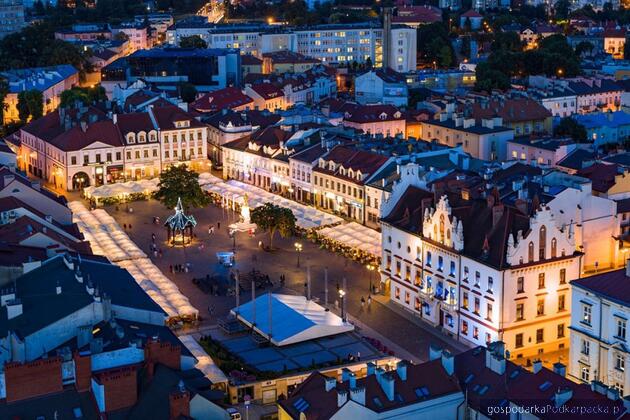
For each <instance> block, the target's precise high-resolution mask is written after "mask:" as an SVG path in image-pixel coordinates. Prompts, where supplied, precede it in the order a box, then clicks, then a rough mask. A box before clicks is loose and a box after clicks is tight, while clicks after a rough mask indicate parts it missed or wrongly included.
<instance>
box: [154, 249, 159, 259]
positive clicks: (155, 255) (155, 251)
mask: <svg viewBox="0 0 630 420" xmlns="http://www.w3.org/2000/svg"><path fill="white" fill-rule="evenodd" d="M157 256H158V252H157V249H154V250H153V258H157Z"/></svg>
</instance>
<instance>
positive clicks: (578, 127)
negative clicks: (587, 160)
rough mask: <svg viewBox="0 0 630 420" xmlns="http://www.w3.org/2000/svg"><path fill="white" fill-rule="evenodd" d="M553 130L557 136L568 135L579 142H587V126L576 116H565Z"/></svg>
mask: <svg viewBox="0 0 630 420" xmlns="http://www.w3.org/2000/svg"><path fill="white" fill-rule="evenodd" d="M553 131H554V134H555V135H556V136H568V137H571V138H572V139H573V140H575V141H577V142H579V143H584V142H586V136H587V133H586V128H585V127H584V126H583V125H582V124H580V123H578V122H577V121H576V120H575V119H574V118H571V117H565V118H563V119H561V120H560V123H559V124H558V125H557V126H556V128H555V129H554V130H553Z"/></svg>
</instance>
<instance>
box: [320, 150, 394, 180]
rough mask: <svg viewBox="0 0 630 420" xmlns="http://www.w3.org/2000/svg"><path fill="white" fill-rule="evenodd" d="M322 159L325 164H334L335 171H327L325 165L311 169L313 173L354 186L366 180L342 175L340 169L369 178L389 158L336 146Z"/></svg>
mask: <svg viewBox="0 0 630 420" xmlns="http://www.w3.org/2000/svg"><path fill="white" fill-rule="evenodd" d="M322 159H323V160H324V161H325V162H326V163H328V162H331V161H332V162H334V163H335V164H336V165H335V166H336V168H335V170H334V171H331V170H330V169H328V165H326V166H325V167H323V168H322V167H319V166H316V167H315V168H313V170H314V171H316V172H321V173H327V174H330V175H334V176H336V177H338V178H342V179H346V180H348V181H351V182H354V183H355V184H363V183H364V182H365V181H366V180H367V178H365V177H364V179H363V180H358V179H357V178H351V177H349V176H347V175H342V174H341V173H340V169H341V167H343V168H344V169H346V170H348V169H352V170H353V171H355V172H359V171H360V172H361V173H362V174H363V175H368V176H369V175H372V174H374V173H375V172H376V171H378V170H379V169H380V168H381V167H382V166H383V165H384V164H385V163H386V162H387V161H388V159H389V158H388V157H387V156H384V155H381V154H378V153H373V152H368V151H365V150H356V149H353V148H350V147H346V146H336V147H334V148H333V149H332V150H331V151H330V152H329V153H328V154H326V155H325V156H323V157H322Z"/></svg>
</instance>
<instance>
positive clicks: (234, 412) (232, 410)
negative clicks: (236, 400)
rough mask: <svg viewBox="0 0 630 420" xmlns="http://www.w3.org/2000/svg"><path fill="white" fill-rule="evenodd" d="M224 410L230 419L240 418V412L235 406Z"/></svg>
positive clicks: (236, 419) (238, 419) (237, 419)
mask: <svg viewBox="0 0 630 420" xmlns="http://www.w3.org/2000/svg"><path fill="white" fill-rule="evenodd" d="M226 411H227V412H228V414H229V415H230V420H241V418H242V417H241V413H239V411H238V410H237V409H236V408H234V407H229V408H228V409H227V410H226Z"/></svg>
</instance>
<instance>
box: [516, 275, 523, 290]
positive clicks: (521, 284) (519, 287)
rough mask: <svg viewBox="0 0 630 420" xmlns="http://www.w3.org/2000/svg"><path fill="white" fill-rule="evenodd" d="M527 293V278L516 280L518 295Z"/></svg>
mask: <svg viewBox="0 0 630 420" xmlns="http://www.w3.org/2000/svg"><path fill="white" fill-rule="evenodd" d="M524 291H525V277H519V278H517V279H516V293H523V292H524Z"/></svg>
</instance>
